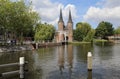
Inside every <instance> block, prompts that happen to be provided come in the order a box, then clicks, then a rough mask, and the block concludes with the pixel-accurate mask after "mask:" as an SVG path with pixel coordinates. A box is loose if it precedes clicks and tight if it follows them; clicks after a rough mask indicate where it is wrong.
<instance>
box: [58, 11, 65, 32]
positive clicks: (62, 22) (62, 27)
mask: <svg viewBox="0 0 120 79" xmlns="http://www.w3.org/2000/svg"><path fill="white" fill-rule="evenodd" d="M63 30H64V21H63V17H62V9H60V17H59V21H58V31H63Z"/></svg>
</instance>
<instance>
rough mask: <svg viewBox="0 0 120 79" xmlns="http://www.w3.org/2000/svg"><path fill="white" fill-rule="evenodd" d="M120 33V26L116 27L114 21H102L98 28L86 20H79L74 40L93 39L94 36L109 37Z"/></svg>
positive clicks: (88, 40) (86, 40)
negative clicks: (94, 27) (92, 26)
mask: <svg viewBox="0 0 120 79" xmlns="http://www.w3.org/2000/svg"><path fill="white" fill-rule="evenodd" d="M116 34H120V27H118V28H116V29H115V28H114V27H113V25H112V23H110V22H106V21H101V22H100V23H99V24H98V26H97V28H96V29H93V28H91V25H90V24H88V23H86V22H78V23H77V24H76V29H75V30H74V33H73V35H74V40H76V41H85V42H90V41H93V39H94V38H99V39H107V37H108V36H111V35H116Z"/></svg>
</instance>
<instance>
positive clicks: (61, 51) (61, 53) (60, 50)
mask: <svg viewBox="0 0 120 79" xmlns="http://www.w3.org/2000/svg"><path fill="white" fill-rule="evenodd" d="M64 61H65V60H64V49H63V46H59V47H58V64H59V69H60V72H61V74H62V72H63V69H64Z"/></svg>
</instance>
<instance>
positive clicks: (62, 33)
mask: <svg viewBox="0 0 120 79" xmlns="http://www.w3.org/2000/svg"><path fill="white" fill-rule="evenodd" d="M55 38H56V41H57V42H67V41H68V42H72V41H73V21H72V16H71V11H70V10H69V17H68V22H67V26H66V27H65V26H64V21H63V16H62V9H60V16H59V21H58V31H56V34H55Z"/></svg>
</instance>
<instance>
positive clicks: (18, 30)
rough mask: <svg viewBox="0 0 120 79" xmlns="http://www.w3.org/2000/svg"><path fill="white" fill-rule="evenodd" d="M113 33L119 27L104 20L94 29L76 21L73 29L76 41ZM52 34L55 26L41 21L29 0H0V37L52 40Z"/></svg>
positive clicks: (117, 30)
mask: <svg viewBox="0 0 120 79" xmlns="http://www.w3.org/2000/svg"><path fill="white" fill-rule="evenodd" d="M113 34H120V27H118V28H116V29H115V28H114V27H113V25H112V24H111V23H110V22H105V21H102V22H100V23H99V24H98V26H97V28H96V29H93V28H92V26H91V25H90V24H89V23H86V22H78V23H77V24H76V29H74V30H73V38H74V40H76V41H86V42H91V41H93V38H98V37H100V38H101V39H105V38H106V36H110V35H113ZM54 35H55V27H54V26H53V25H51V24H47V23H44V24H43V23H41V18H40V16H39V15H38V13H37V12H35V11H33V10H32V3H31V2H29V3H28V4H25V1H24V0H18V1H11V0H0V39H3V40H12V39H19V40H20V41H22V40H23V38H24V37H32V38H33V39H34V40H35V41H43V40H44V41H46V40H50V41H52V40H53V39H54ZM1 36H2V38H1Z"/></svg>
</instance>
